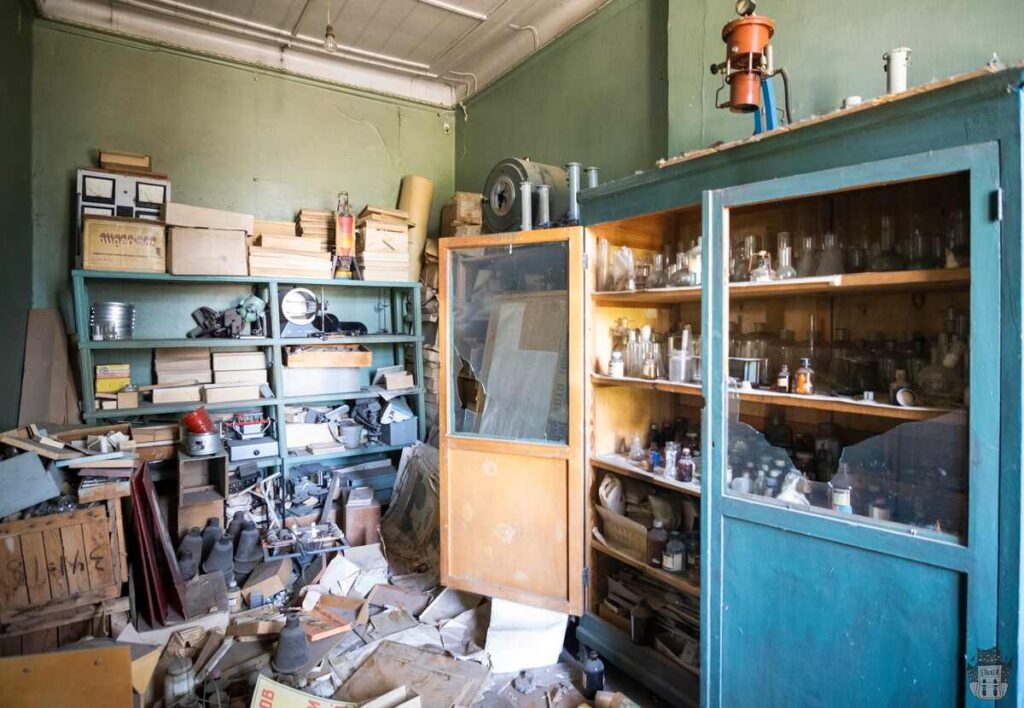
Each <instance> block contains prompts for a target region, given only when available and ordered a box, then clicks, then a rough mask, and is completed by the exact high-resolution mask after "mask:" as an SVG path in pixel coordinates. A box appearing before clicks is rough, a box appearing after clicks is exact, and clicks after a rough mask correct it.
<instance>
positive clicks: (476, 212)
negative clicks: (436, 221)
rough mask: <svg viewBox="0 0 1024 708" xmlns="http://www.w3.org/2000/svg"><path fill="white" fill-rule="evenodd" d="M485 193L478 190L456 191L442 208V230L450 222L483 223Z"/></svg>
mask: <svg viewBox="0 0 1024 708" xmlns="http://www.w3.org/2000/svg"><path fill="white" fill-rule="evenodd" d="M482 204H483V195H482V194H478V193H476V192H456V193H455V196H453V197H452V198H451V199H449V200H448V202H447V203H446V204H445V205H444V207H442V209H441V230H442V231H441V232H442V235H447V234H445V233H444V229H445V227H447V226H449V225H450V224H454V223H458V224H482V223H483V221H484V220H483V208H482Z"/></svg>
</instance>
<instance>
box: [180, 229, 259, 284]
mask: <svg viewBox="0 0 1024 708" xmlns="http://www.w3.org/2000/svg"><path fill="white" fill-rule="evenodd" d="M167 271H168V272H169V273H171V274H173V275H249V257H248V253H247V252H246V247H245V232H244V231H229V230H227V229H192V228H187V227H182V226H171V227H168V229H167Z"/></svg>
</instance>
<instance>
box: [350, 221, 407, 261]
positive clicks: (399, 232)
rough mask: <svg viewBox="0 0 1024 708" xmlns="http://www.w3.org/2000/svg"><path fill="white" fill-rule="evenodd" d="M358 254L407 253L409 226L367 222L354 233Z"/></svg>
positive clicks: (387, 222)
mask: <svg viewBox="0 0 1024 708" xmlns="http://www.w3.org/2000/svg"><path fill="white" fill-rule="evenodd" d="M356 251H357V252H359V253H400V254H403V255H408V253H409V226H408V225H407V224H396V223H393V222H389V221H370V220H367V221H366V223H365V224H363V226H362V227H360V228H359V229H358V230H357V231H356Z"/></svg>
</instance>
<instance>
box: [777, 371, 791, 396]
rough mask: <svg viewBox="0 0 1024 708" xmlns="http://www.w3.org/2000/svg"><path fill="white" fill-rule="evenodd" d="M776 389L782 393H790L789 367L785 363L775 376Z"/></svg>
mask: <svg viewBox="0 0 1024 708" xmlns="http://www.w3.org/2000/svg"><path fill="white" fill-rule="evenodd" d="M775 390H776V391H779V392H780V393H789V367H788V366H786V365H785V364H783V365H782V368H781V369H779V373H778V374H776V376H775Z"/></svg>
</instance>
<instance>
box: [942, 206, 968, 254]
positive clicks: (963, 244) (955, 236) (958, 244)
mask: <svg viewBox="0 0 1024 708" xmlns="http://www.w3.org/2000/svg"><path fill="white" fill-rule="evenodd" d="M967 233H968V232H967V224H966V221H965V219H964V210H963V209H954V210H953V211H951V212H950V213H949V217H948V218H947V220H946V251H947V256H946V267H947V268H966V267H968V266H969V265H970V264H971V244H970V240H969V239H968V236H967Z"/></svg>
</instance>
